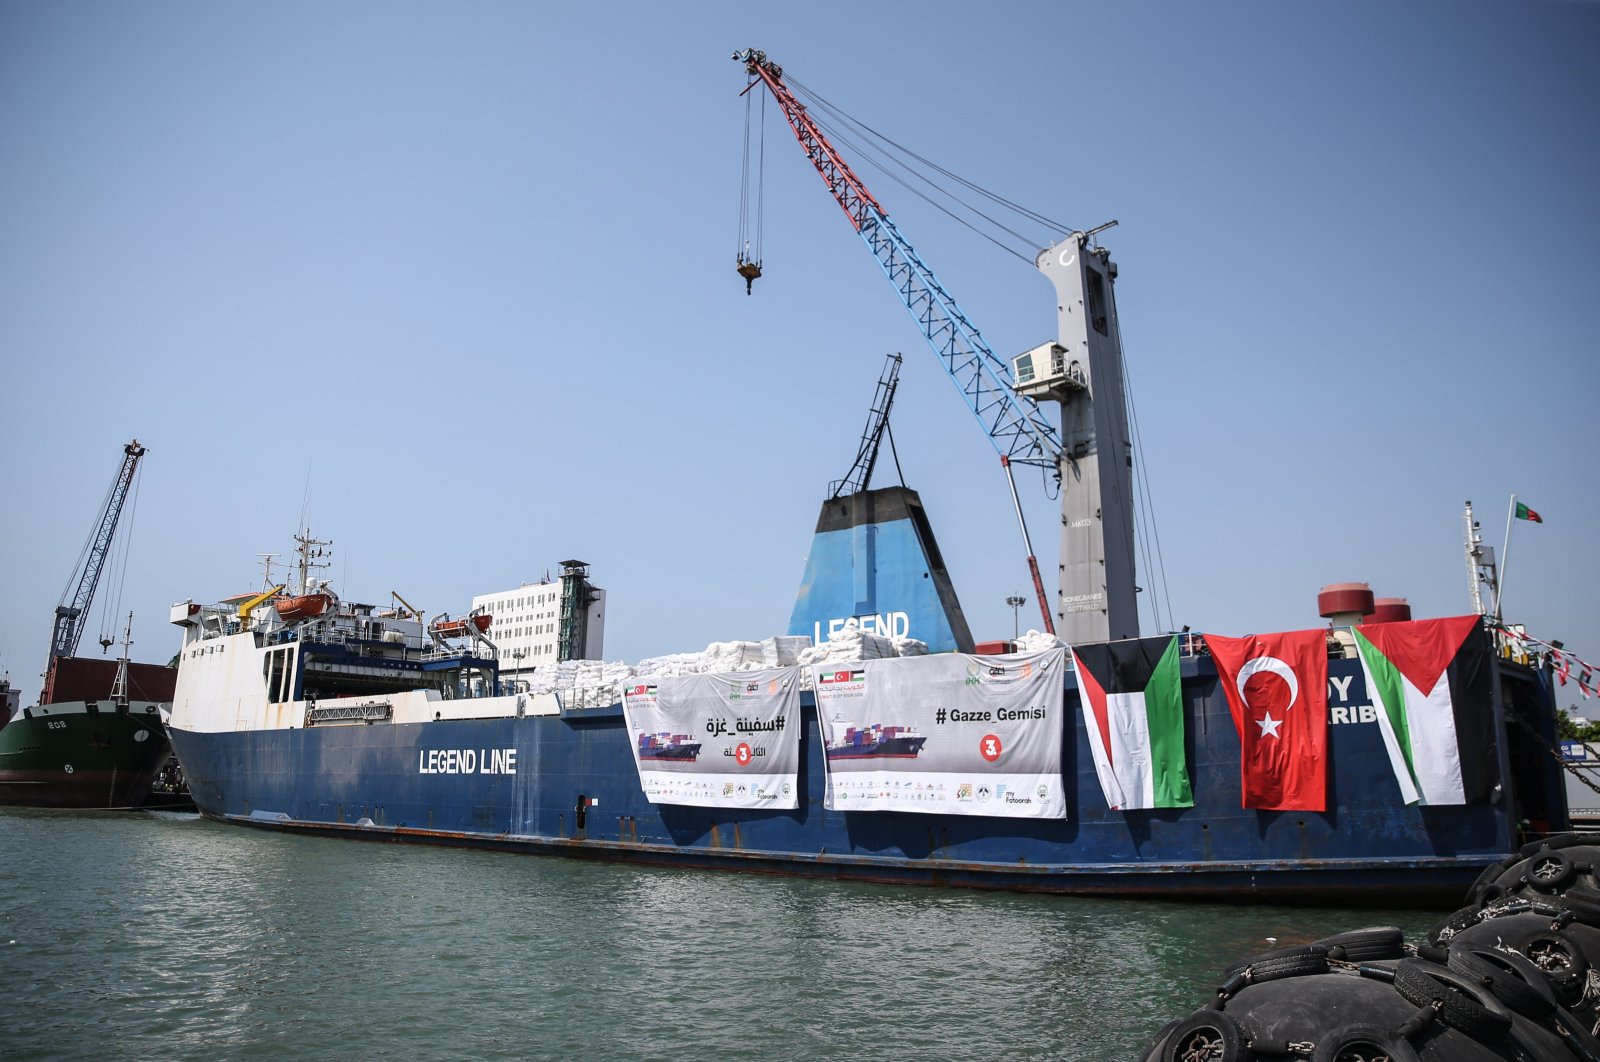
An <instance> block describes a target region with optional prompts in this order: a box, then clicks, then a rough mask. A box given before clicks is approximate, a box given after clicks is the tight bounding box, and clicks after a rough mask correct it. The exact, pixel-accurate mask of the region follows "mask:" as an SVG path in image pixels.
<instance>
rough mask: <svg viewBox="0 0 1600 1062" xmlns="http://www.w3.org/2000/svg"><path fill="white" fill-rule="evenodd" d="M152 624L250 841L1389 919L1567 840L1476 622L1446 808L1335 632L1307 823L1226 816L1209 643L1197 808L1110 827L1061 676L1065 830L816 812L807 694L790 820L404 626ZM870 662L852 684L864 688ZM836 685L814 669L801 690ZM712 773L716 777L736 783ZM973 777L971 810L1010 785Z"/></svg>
mask: <svg viewBox="0 0 1600 1062" xmlns="http://www.w3.org/2000/svg"><path fill="white" fill-rule="evenodd" d="M330 595H331V592H330ZM172 620H173V622H174V623H176V624H177V625H179V626H180V627H181V628H182V631H183V637H184V641H183V648H182V650H181V653H180V660H179V666H178V680H177V684H176V689H175V691H174V694H173V709H172V720H171V726H170V734H171V738H172V742H173V745H174V747H175V749H176V750H177V753H178V757H179V759H180V761H181V763H182V765H183V768H184V771H185V774H186V775H187V779H188V783H189V787H190V792H191V795H192V797H193V799H194V801H195V803H196V805H197V806H198V808H199V810H200V812H201V813H202V814H204V815H205V816H207V817H209V818H212V819H216V820H218V821H222V822H227V823H234V824H239V825H244V826H256V827H266V828H272V829H277V830H283V831H289V832H296V833H305V834H318V835H327V836H336V837H345V838H354V839H361V840H369V841H386V842H405V843H421V844H437V845H451V846H467V847H479V848H488V849H499V850H507V851H517V852H526V853H533V854H544V855H562V856H572V857H579V858H589V859H597V860H612V861H621V862H633V863H640V864H646V865H656V866H679V867H704V868H714V869H721V870H748V871H760V872H766V873H782V874H791V875H800V876H814V877H826V878H838V879H857V880H869V881H894V882H906V883H916V884H929V885H953V886H971V887H979V888H1003V889H1014V890H1023V891H1039V892H1059V893H1109V894H1116V895H1130V896H1132V895H1156V896H1164V897H1171V896H1206V897H1235V898H1313V899H1318V900H1344V901H1351V900H1355V899H1358V898H1360V897H1363V896H1369V895H1371V890H1374V889H1382V890H1383V894H1384V895H1385V897H1386V902H1404V901H1410V900H1415V901H1418V902H1437V901H1438V900H1439V898H1440V897H1443V896H1447V895H1451V894H1453V893H1454V894H1458V893H1459V890H1460V889H1461V888H1463V887H1464V886H1465V885H1466V884H1469V883H1470V882H1471V881H1472V879H1473V878H1474V877H1475V876H1476V875H1477V874H1478V872H1479V871H1480V870H1481V868H1482V866H1483V865H1484V863H1485V862H1488V861H1492V860H1494V859H1498V858H1503V857H1504V856H1505V855H1506V854H1507V853H1509V852H1511V851H1514V850H1515V849H1516V848H1517V846H1518V845H1519V844H1520V843H1521V842H1522V840H1523V836H1524V832H1523V831H1526V830H1527V829H1529V828H1532V829H1552V830H1554V829H1561V828H1564V827H1565V826H1566V821H1565V804H1564V800H1563V798H1562V792H1561V777H1560V775H1561V772H1560V768H1559V766H1558V765H1556V764H1555V763H1554V762H1553V761H1552V759H1551V758H1550V757H1549V756H1547V755H1546V754H1545V751H1544V749H1543V747H1542V743H1543V742H1545V741H1548V740H1552V739H1553V738H1554V731H1553V722H1554V718H1553V713H1552V711H1551V709H1550V697H1549V688H1548V683H1547V682H1546V680H1545V676H1544V675H1543V673H1542V672H1540V671H1538V670H1537V669H1535V668H1532V667H1527V666H1523V665H1522V664H1519V663H1517V662H1515V661H1513V660H1509V659H1507V658H1505V657H1504V656H1502V655H1500V654H1499V653H1498V652H1497V650H1496V648H1495V643H1494V641H1493V632H1492V631H1491V629H1490V627H1491V624H1490V623H1489V621H1486V620H1482V619H1479V618H1476V617H1473V618H1471V619H1470V620H1468V621H1467V622H1468V623H1470V631H1468V632H1467V634H1466V635H1465V639H1464V642H1463V648H1462V650H1461V652H1463V653H1465V652H1467V651H1468V650H1471V651H1472V654H1473V655H1472V659H1473V661H1475V663H1474V664H1473V665H1472V669H1471V670H1472V672H1473V674H1472V676H1471V679H1470V682H1469V683H1468V685H1466V686H1463V687H1462V688H1461V693H1462V694H1463V695H1468V696H1470V697H1472V698H1475V700H1474V701H1473V703H1472V704H1471V705H1465V704H1464V705H1463V706H1462V707H1464V708H1465V707H1470V708H1472V709H1473V710H1474V711H1475V712H1476V714H1477V717H1478V718H1479V720H1480V724H1479V726H1480V729H1479V730H1477V731H1474V732H1472V733H1470V734H1467V733H1464V734H1463V738H1464V740H1465V739H1470V741H1469V743H1470V745H1471V746H1473V747H1475V748H1476V749H1478V750H1479V751H1480V752H1481V755H1480V756H1478V762H1477V763H1476V766H1475V767H1474V768H1473V770H1470V771H1468V774H1474V773H1475V774H1476V775H1477V782H1476V783H1472V782H1471V781H1470V780H1469V786H1468V788H1469V790H1472V792H1470V793H1469V794H1468V795H1467V796H1466V798H1465V799H1466V802H1464V803H1458V804H1441V805H1437V806H1434V805H1430V804H1427V803H1425V802H1424V803H1418V802H1416V801H1413V802H1410V803H1408V802H1407V801H1406V799H1405V796H1404V794H1403V792H1402V786H1401V785H1399V784H1398V783H1397V779H1396V775H1395V772H1394V767H1393V764H1394V760H1393V758H1392V757H1391V755H1390V751H1389V749H1388V748H1387V747H1386V738H1385V735H1384V731H1383V728H1382V727H1381V726H1380V724H1379V722H1378V719H1377V716H1378V710H1377V709H1376V708H1375V707H1374V705H1375V703H1376V701H1375V695H1374V693H1373V692H1372V690H1370V689H1369V686H1368V684H1369V677H1368V668H1367V667H1366V666H1365V665H1364V662H1363V661H1362V660H1361V659H1359V658H1358V657H1356V656H1353V655H1351V656H1347V655H1344V647H1345V646H1346V645H1347V642H1348V641H1349V638H1348V635H1349V633H1350V631H1349V630H1348V629H1346V628H1343V627H1332V628H1329V629H1328V630H1327V631H1325V632H1318V633H1319V636H1322V635H1326V638H1327V646H1328V650H1327V652H1328V654H1329V658H1328V659H1327V660H1326V668H1327V678H1326V682H1327V701H1326V712H1327V721H1328V726H1327V748H1326V757H1327V764H1328V778H1327V783H1326V784H1327V790H1326V796H1327V805H1326V808H1325V809H1324V810H1321V811H1315V812H1309V811H1282V810H1277V811H1275V810H1263V809H1260V808H1250V807H1244V806H1242V805H1243V803H1244V793H1243V791H1242V789H1241V786H1242V782H1241V777H1240V758H1241V738H1240V734H1239V732H1238V730H1237V729H1236V727H1235V724H1234V721H1233V718H1232V717H1231V715H1230V712H1231V708H1230V704H1229V699H1228V690H1227V687H1228V686H1229V683H1228V682H1226V681H1223V680H1221V679H1220V678H1219V675H1220V674H1221V671H1220V668H1219V664H1218V662H1217V660H1215V659H1214V658H1213V657H1212V656H1210V655H1208V653H1207V652H1206V643H1205V641H1204V639H1201V638H1199V637H1198V636H1196V635H1194V634H1188V635H1180V636H1174V637H1173V640H1174V641H1175V642H1176V643H1177V645H1178V657H1177V658H1178V665H1177V667H1178V670H1177V673H1178V676H1179V685H1178V692H1177V696H1178V698H1179V703H1180V704H1181V712H1182V715H1183V718H1184V731H1185V737H1184V744H1185V747H1186V752H1187V768H1186V770H1187V774H1188V777H1189V779H1190V781H1191V782H1192V792H1193V800H1192V806H1188V807H1181V808H1158V809H1128V810H1119V809H1117V808H1114V807H1112V806H1110V802H1109V801H1108V800H1107V798H1106V796H1105V792H1104V789H1103V786H1102V782H1101V779H1100V777H1099V774H1098V769H1097V764H1096V755H1095V751H1094V740H1093V733H1092V728H1091V727H1090V726H1089V725H1088V724H1086V722H1085V719H1086V718H1087V716H1086V714H1085V712H1084V710H1083V703H1082V700H1081V698H1082V697H1083V696H1084V693H1085V689H1086V686H1085V683H1086V678H1085V675H1084V674H1083V673H1081V672H1080V671H1071V670H1068V671H1065V672H1064V673H1063V674H1062V676H1061V678H1060V679H1059V681H1060V683H1061V685H1060V692H1061V696H1062V698H1063V705H1064V711H1063V712H1062V713H1061V714H1059V715H1056V716H1054V717H1053V718H1052V720H1051V724H1050V725H1052V726H1055V727H1059V730H1058V731H1057V732H1056V733H1057V739H1058V740H1057V747H1058V749H1059V753H1060V774H1061V777H1062V779H1063V784H1064V785H1065V788H1066V793H1065V808H1066V812H1065V815H1064V817H1062V818H1053V819H1016V818H999V817H987V816H986V815H985V814H982V813H981V812H982V811H984V810H985V809H984V808H981V807H977V806H976V805H975V807H974V808H973V809H968V810H969V811H972V810H976V811H978V812H979V813H977V814H972V813H968V814H955V813H948V814H947V813H936V814H908V813H905V812H901V811H883V810H837V809H833V808H830V807H828V806H827V800H826V799H825V794H826V792H827V790H828V786H829V784H830V783H829V777H828V763H827V761H828V758H829V757H828V754H827V750H828V746H827V743H826V741H825V740H824V737H823V731H822V729H821V727H820V726H819V723H820V722H821V720H819V716H818V708H817V701H816V695H814V694H813V693H811V692H809V691H806V692H804V693H802V695H801V697H800V702H799V705H800V707H799V714H800V717H801V718H800V721H801V723H802V733H801V736H800V738H799V756H800V765H799V768H798V770H797V771H796V772H795V775H794V779H793V784H794V801H793V802H794V804H795V807H794V808H793V809H741V808H737V807H716V806H690V805H687V804H682V803H672V802H660V803H657V802H653V800H652V797H651V796H650V795H647V793H646V791H645V788H644V787H643V786H642V785H641V781H640V766H639V764H638V763H637V762H636V760H635V752H636V750H642V749H644V748H645V747H646V746H649V745H654V744H659V745H660V747H662V748H663V749H670V748H676V749H679V750H687V749H688V748H689V747H690V746H691V745H692V744H693V742H691V741H689V740H688V738H689V737H691V736H693V735H692V734H690V733H682V734H678V733H673V734H669V737H668V738H667V739H666V740H664V741H663V740H661V739H659V738H658V737H657V736H656V735H655V734H654V732H652V733H651V734H637V733H634V732H632V731H630V729H629V726H628V724H627V721H626V719H625V716H624V712H623V708H622V706H621V704H620V703H611V704H609V705H607V706H602V707H588V708H580V707H574V706H572V705H571V704H568V703H563V700H564V699H563V697H562V696H560V695H559V694H555V693H542V694H537V693H526V692H508V690H507V687H506V685H505V684H502V683H501V682H500V680H499V664H498V662H497V661H496V659H495V658H494V653H493V652H492V651H491V650H489V649H486V648H484V647H482V646H481V645H480V646H475V647H473V648H460V647H456V646H452V645H450V644H448V643H446V642H444V641H442V640H441V639H438V638H434V637H430V635H429V632H428V629H427V625H425V624H424V623H423V622H421V621H420V620H418V619H415V618H413V617H412V616H411V615H409V614H406V613H399V612H396V611H394V610H387V609H382V608H377V607H374V606H369V605H362V604H355V603H349V602H345V601H343V600H340V599H338V598H337V597H332V598H331V603H330V607H329V608H328V609H327V610H326V611H324V612H323V613H322V614H321V615H320V616H318V617H315V618H305V619H299V620H291V621H285V620H284V619H283V618H282V616H280V615H279V613H277V612H276V611H275V610H273V609H257V610H255V611H254V612H253V613H252V614H251V615H249V616H247V617H245V618H243V619H241V617H240V615H239V605H238V604H236V603H226V604H219V605H198V604H195V603H193V602H183V603H181V604H179V605H177V606H174V609H173V613H172ZM1411 622H1413V621H1406V620H1395V621H1394V622H1393V623H1391V624H1390V625H1391V626H1397V627H1405V626H1407V625H1408V624H1409V623H1411ZM1414 622H1418V623H1420V622H1425V621H1414ZM1354 629H1355V630H1360V629H1361V627H1360V626H1359V625H1358V626H1357V627H1355V628H1354ZM1370 633H1371V630H1370V628H1369V634H1370ZM1374 637H1375V635H1374ZM1078 655H1079V656H1081V657H1082V658H1083V659H1089V658H1090V657H1089V654H1088V652H1087V650H1085V651H1084V652H1082V653H1080V654H1078ZM941 657H942V658H943V659H945V660H947V661H956V662H970V663H972V664H973V665H974V666H976V667H978V668H981V670H982V671H983V672H985V673H989V672H992V671H995V670H1004V667H1005V665H1006V663H1007V661H1011V660H1015V659H1020V658H1019V657H1012V656H997V657H990V656H978V655H970V654H960V653H952V654H941V655H940V656H930V657H926V658H924V659H926V660H930V661H936V660H939V659H941ZM872 663H875V662H869V663H868V664H867V665H862V666H859V667H854V668H851V669H848V670H850V671H852V672H853V673H856V674H858V675H860V676H862V681H863V682H865V681H869V680H870V679H871V676H872V675H873V671H872ZM912 663H913V665H914V663H915V662H914V661H913V662H912ZM840 670H844V669H840V668H838V667H836V666H834V665H832V664H823V665H816V666H815V667H814V668H813V684H815V678H816V677H818V676H822V675H828V676H833V675H837V674H838V673H839V671H840ZM1452 681H1454V680H1453V679H1452ZM651 685H652V686H653V685H654V683H653V682H652V684H651ZM630 688H631V689H633V688H640V689H642V688H644V687H643V686H630ZM573 703H576V702H573ZM583 703H590V700H589V699H588V698H585V699H584V701H583ZM741 703H742V702H741ZM697 725H698V724H693V723H692V724H691V725H690V726H689V727H685V728H683V729H684V731H693V730H695V729H696V727H697ZM744 726H745V728H746V729H748V730H756V731H762V732H765V733H767V734H769V735H775V734H778V733H783V732H784V731H783V730H781V729H780V728H778V727H777V726H776V725H774V724H760V723H759V722H757V721H754V720H745V721H744ZM714 729H715V728H713V730H714ZM788 729H789V730H791V731H792V730H793V729H794V728H792V727H790V728H788ZM980 729H981V727H980ZM907 737H910V735H908V734H904V733H899V732H896V733H892V734H888V733H885V734H882V735H881V737H880V740H888V741H894V740H905V739H906V738H907ZM921 737H922V735H920V734H918V735H916V738H921ZM651 738H656V740H655V741H652V740H650V739H651ZM916 738H913V739H912V742H913V743H914V742H915V740H916ZM852 740H853V738H852ZM865 741H866V738H865V737H863V742H865ZM863 747H865V746H864V745H863ZM697 751H698V750H697ZM683 754H684V753H682V752H680V753H679V755H683ZM718 759H719V760H722V763H721V764H720V765H719V768H718V769H720V770H724V771H727V770H737V769H738V768H737V767H734V766H732V765H731V764H732V762H733V761H731V760H728V759H725V758H723V757H718ZM680 762H682V761H680ZM739 762H740V763H742V762H743V761H742V760H741V761H739ZM974 781H975V782H976V783H977V784H976V785H969V786H967V787H966V788H967V790H968V791H969V792H970V793H971V794H972V799H973V800H974V801H976V800H978V799H979V798H981V797H984V796H987V795H988V794H989V793H990V791H991V788H992V789H993V790H994V791H995V792H996V793H997V794H998V793H1001V792H1004V791H1005V788H1006V787H1005V786H998V787H990V786H988V785H986V784H985V783H984V780H983V778H982V777H977V778H975V779H974ZM890 784H893V783H890ZM719 785H726V786H727V789H728V791H729V792H730V793H731V792H733V791H734V788H735V787H734V785H733V784H732V783H731V782H730V783H721V782H719ZM907 788H909V783H907ZM951 796H952V799H956V796H955V794H951Z"/></svg>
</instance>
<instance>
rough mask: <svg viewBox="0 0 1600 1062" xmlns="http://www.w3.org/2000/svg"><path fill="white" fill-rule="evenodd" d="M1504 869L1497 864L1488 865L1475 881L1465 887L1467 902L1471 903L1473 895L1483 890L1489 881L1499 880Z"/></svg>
mask: <svg viewBox="0 0 1600 1062" xmlns="http://www.w3.org/2000/svg"><path fill="white" fill-rule="evenodd" d="M1506 869H1507V868H1506V867H1503V866H1501V865H1500V864H1499V863H1490V864H1489V865H1488V866H1486V867H1484V868H1483V872H1482V873H1480V874H1479V875H1478V877H1477V879H1476V880H1475V881H1473V883H1472V884H1471V885H1469V886H1468V887H1467V902H1468V903H1471V902H1472V897H1473V894H1474V893H1476V892H1477V891H1478V890H1479V889H1481V888H1483V887H1484V886H1485V885H1487V884H1489V883H1490V882H1491V881H1494V880H1495V879H1497V878H1499V877H1500V875H1501V873H1502V872H1503V871H1505V870H1506Z"/></svg>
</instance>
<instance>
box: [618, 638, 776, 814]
mask: <svg viewBox="0 0 1600 1062" xmlns="http://www.w3.org/2000/svg"><path fill="white" fill-rule="evenodd" d="M622 714H623V717H624V718H625V719H626V720H627V723H628V735H629V738H630V739H631V740H632V742H633V761H634V763H635V764H636V765H637V766H638V768H639V784H640V785H641V786H643V787H644V794H645V796H646V797H647V798H649V800H650V803H652V804H694V805H697V806H699V807H710V808H797V807H799V806H800V804H799V796H798V792H797V791H798V788H799V787H798V785H797V784H796V780H795V774H796V772H797V771H798V769H799V767H800V731H801V729H802V727H801V720H800V669H799V668H798V667H785V668H774V669H772V670H769V671H738V672H732V673H729V674H721V675H677V676H671V677H668V676H662V677H660V678H654V679H650V678H645V679H638V680H635V681H633V682H630V683H627V684H625V685H624V686H623V690H622Z"/></svg>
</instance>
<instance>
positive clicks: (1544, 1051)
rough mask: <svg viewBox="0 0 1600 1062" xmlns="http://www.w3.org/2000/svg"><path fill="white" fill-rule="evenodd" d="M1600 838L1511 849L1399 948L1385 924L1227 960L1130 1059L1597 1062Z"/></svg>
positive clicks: (1396, 934) (1397, 935)
mask: <svg viewBox="0 0 1600 1062" xmlns="http://www.w3.org/2000/svg"><path fill="white" fill-rule="evenodd" d="M1597 865H1600V837H1597V836H1596V835H1594V834H1587V835H1584V834H1568V835H1563V836H1558V837H1552V838H1548V839H1546V840H1543V841H1537V842H1533V843H1531V844H1528V845H1524V846H1523V848H1522V849H1521V850H1520V851H1519V852H1518V853H1517V854H1516V855H1513V856H1510V857H1507V858H1506V859H1502V860H1501V861H1499V862H1498V863H1495V864H1492V865H1490V866H1487V867H1485V868H1484V870H1483V872H1482V873H1481V874H1479V875H1478V878H1477V880H1476V882H1474V884H1473V886H1472V888H1471V889H1469V890H1468V892H1467V896H1466V904H1465V905H1464V906H1462V907H1461V908H1459V909H1457V910H1456V911H1453V912H1451V913H1450V914H1449V915H1446V916H1445V917H1444V918H1443V919H1441V920H1440V921H1439V922H1438V923H1437V924H1435V925H1434V926H1433V927H1432V928H1431V929H1430V930H1429V933H1428V939H1427V941H1426V942H1422V943H1418V944H1416V945H1415V946H1409V945H1407V944H1406V942H1405V940H1404V934H1403V933H1402V932H1401V930H1400V929H1399V928H1398V927H1395V926H1368V927H1365V928H1362V929H1352V930H1348V931H1346V932H1343V933H1335V934H1333V935H1331V936H1327V937H1323V938H1322V939H1321V940H1318V941H1316V942H1315V943H1312V944H1303V945H1297V946H1292V947H1283V948H1277V949H1275V950H1273V951H1267V952H1262V953H1260V954H1258V955H1251V956H1248V957H1246V958H1243V959H1240V960H1238V961H1236V962H1233V963H1231V964H1229V965H1228V966H1227V967H1226V968H1225V970H1224V972H1223V975H1222V978H1221V980H1220V983H1219V984H1218V987H1217V988H1216V991H1215V995H1214V997H1213V998H1212V1000H1211V1001H1210V1002H1209V1003H1207V1004H1206V1005H1205V1006H1204V1007H1203V1008H1202V1009H1200V1010H1197V1011H1195V1012H1194V1013H1192V1014H1190V1015H1189V1016H1188V1017H1187V1018H1181V1019H1178V1020H1175V1021H1169V1022H1168V1023H1167V1024H1166V1025H1164V1026H1163V1027H1162V1028H1161V1030H1160V1031H1159V1032H1158V1033H1157V1034H1156V1036H1155V1037H1154V1040H1153V1042H1152V1043H1151V1046H1150V1047H1149V1048H1148V1049H1147V1050H1146V1052H1145V1054H1144V1055H1143V1056H1141V1058H1142V1060H1143V1062H1200V1060H1209V1062H1229V1060H1235V1059H1239V1060H1243V1059H1263V1060H1264V1059H1269V1058H1301V1059H1305V1058H1310V1059H1312V1060H1313V1062H1376V1060H1378V1059H1387V1060H1388V1062H1477V1060H1479V1059H1483V1060H1488V1059H1521V1060H1525V1062H1545V1060H1551V1062H1572V1060H1574V1059H1577V1060H1583V1062H1600V1037H1596V1035H1595V1034H1594V1030H1595V1029H1596V1028H1597V1027H1600V1024H1597V1020H1600V878H1597V876H1596V867H1597Z"/></svg>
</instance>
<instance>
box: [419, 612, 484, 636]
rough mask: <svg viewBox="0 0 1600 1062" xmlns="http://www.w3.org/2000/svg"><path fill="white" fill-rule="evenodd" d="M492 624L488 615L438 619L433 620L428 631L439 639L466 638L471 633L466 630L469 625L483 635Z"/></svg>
mask: <svg viewBox="0 0 1600 1062" xmlns="http://www.w3.org/2000/svg"><path fill="white" fill-rule="evenodd" d="M493 622H494V617H493V616H491V615H489V614H488V613H484V614H483V615H480V616H468V617H467V618H465V619H439V620H434V621H433V625H432V626H431V627H429V628H428V629H429V630H430V631H432V632H433V633H434V634H435V635H436V636H438V637H440V638H466V637H468V636H469V635H470V634H471V633H472V632H471V631H470V630H469V629H468V628H467V625H468V624H469V623H470V624H471V625H472V626H473V627H476V628H477V629H478V633H479V634H483V633H485V632H486V631H488V629H489V624H491V623H493Z"/></svg>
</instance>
